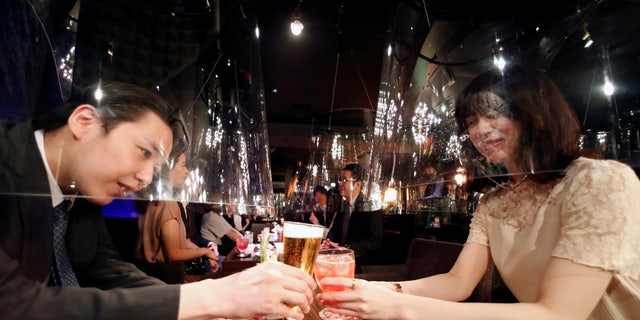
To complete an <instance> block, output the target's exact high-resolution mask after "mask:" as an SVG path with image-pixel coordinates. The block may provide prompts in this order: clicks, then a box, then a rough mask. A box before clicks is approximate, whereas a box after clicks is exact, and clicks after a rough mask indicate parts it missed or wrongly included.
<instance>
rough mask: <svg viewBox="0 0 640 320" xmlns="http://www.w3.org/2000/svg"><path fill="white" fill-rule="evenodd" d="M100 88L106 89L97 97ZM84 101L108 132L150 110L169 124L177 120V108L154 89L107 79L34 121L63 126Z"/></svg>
mask: <svg viewBox="0 0 640 320" xmlns="http://www.w3.org/2000/svg"><path fill="white" fill-rule="evenodd" d="M97 89H100V90H101V91H102V95H101V98H100V99H97V98H96V90H97ZM83 104H89V105H92V106H94V107H95V108H96V110H97V117H98V118H99V119H100V121H101V122H102V126H103V128H104V130H105V133H108V132H109V131H110V130H111V129H113V128H115V127H116V126H117V125H118V124H120V123H122V122H135V121H138V120H140V119H141V118H142V117H144V116H145V115H146V114H147V112H149V111H151V112H153V113H155V114H156V115H158V116H159V117H160V119H162V121H164V122H165V123H166V124H167V125H169V126H171V125H172V123H173V122H174V120H175V112H174V111H175V110H173V109H172V108H171V106H170V105H169V103H167V102H166V101H165V100H164V99H162V98H161V97H159V96H157V95H156V94H154V93H153V92H151V91H149V90H146V89H143V88H141V87H138V86H135V85H132V84H127V83H123V82H104V83H97V84H94V85H91V86H88V87H86V88H84V89H82V90H80V91H79V92H78V93H76V94H74V95H72V96H71V97H70V98H69V99H68V100H67V101H66V102H65V103H63V104H62V105H61V106H59V107H57V108H55V109H53V110H51V111H50V112H47V113H45V114H44V115H43V116H42V117H40V118H38V119H37V120H36V121H34V128H35V129H44V130H45V131H51V130H55V129H58V128H60V127H63V126H64V125H66V124H67V119H68V118H69V116H70V115H71V113H73V110H75V109H76V107H78V106H80V105H83Z"/></svg>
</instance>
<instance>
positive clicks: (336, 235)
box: [322, 164, 384, 269]
mask: <svg viewBox="0 0 640 320" xmlns="http://www.w3.org/2000/svg"><path fill="white" fill-rule="evenodd" d="M363 178H364V170H363V169H362V167H361V166H360V165H358V164H348V165H347V166H345V167H344V168H343V169H342V172H341V174H340V178H339V180H338V183H339V185H338V189H339V191H340V195H341V196H342V201H341V202H340V207H339V209H338V212H337V213H336V214H335V215H334V218H333V220H332V222H331V225H330V227H329V232H328V234H327V239H326V240H325V241H324V242H323V243H322V247H323V248H335V247H338V246H344V247H348V248H350V249H353V251H354V253H355V255H356V269H359V268H360V266H361V265H362V264H369V263H371V262H373V261H374V260H375V256H376V253H377V252H378V251H379V250H380V248H381V247H382V236H383V232H384V231H383V227H382V213H381V212H380V210H372V208H371V204H370V202H368V201H366V200H365V197H364V195H363V194H362V193H361V190H362V183H363V182H362V180H363Z"/></svg>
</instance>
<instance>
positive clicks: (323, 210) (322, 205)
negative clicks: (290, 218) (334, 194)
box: [305, 185, 329, 227]
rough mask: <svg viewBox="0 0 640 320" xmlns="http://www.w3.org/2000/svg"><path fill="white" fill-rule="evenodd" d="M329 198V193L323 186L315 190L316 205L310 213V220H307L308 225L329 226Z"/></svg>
mask: <svg viewBox="0 0 640 320" xmlns="http://www.w3.org/2000/svg"><path fill="white" fill-rule="evenodd" d="M328 198H329V191H327V189H325V188H324V187H323V186H320V185H318V186H316V187H315V189H314V190H313V199H314V200H315V204H314V206H313V210H312V211H311V212H310V213H309V216H308V218H306V219H305V222H307V223H313V224H319V225H323V226H325V227H326V226H327V224H326V221H327V199H328Z"/></svg>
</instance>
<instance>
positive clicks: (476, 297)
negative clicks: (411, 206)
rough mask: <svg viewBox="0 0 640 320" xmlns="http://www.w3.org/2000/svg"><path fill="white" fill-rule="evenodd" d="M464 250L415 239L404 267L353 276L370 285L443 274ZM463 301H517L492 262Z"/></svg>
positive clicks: (371, 269) (368, 268) (380, 267)
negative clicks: (371, 283) (366, 281)
mask: <svg viewBox="0 0 640 320" xmlns="http://www.w3.org/2000/svg"><path fill="white" fill-rule="evenodd" d="M463 247H464V245H463V244H461V243H454V242H444V241H437V240H431V239H422V238H415V239H413V240H412V241H411V245H410V246H409V251H408V253H407V260H406V263H404V264H400V265H377V266H373V265H371V266H363V267H362V269H363V273H360V274H356V278H359V279H365V280H370V281H404V280H414V279H419V278H423V277H427V276H431V275H435V274H440V273H446V272H448V271H449V270H450V269H451V267H452V266H453V264H454V263H455V262H456V259H457V258H458V255H459V254H460V251H462V248H463ZM466 301H469V302H516V299H515V298H514V297H513V295H512V294H511V291H510V290H509V288H507V286H506V285H505V284H504V282H503V281H502V278H500V274H499V273H498V271H497V270H496V268H495V266H494V265H493V262H491V263H490V265H489V267H488V268H487V271H486V272H485V274H484V276H483V277H482V279H481V280H480V282H479V283H478V286H477V287H476V289H475V290H474V291H473V293H472V294H471V296H470V297H469V298H468V299H467V300H466Z"/></svg>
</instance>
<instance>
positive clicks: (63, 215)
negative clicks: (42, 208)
mask: <svg viewBox="0 0 640 320" xmlns="http://www.w3.org/2000/svg"><path fill="white" fill-rule="evenodd" d="M68 207H69V201H68V200H65V201H63V202H62V203H61V204H59V205H58V206H56V207H54V208H53V257H54V265H53V266H52V268H53V269H54V272H53V276H54V277H56V276H57V278H58V280H59V281H56V284H57V285H59V286H77V285H78V279H76V275H75V273H73V269H72V268H71V262H70V261H69V256H67V249H66V247H65V239H64V235H65V233H66V231H67V219H68V216H69V213H68V212H67V208H68ZM56 271H57V272H56Z"/></svg>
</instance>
